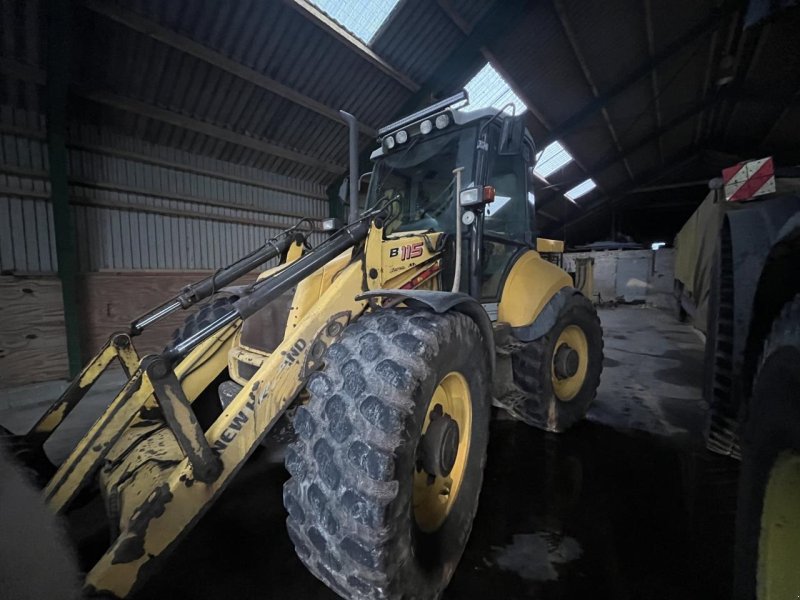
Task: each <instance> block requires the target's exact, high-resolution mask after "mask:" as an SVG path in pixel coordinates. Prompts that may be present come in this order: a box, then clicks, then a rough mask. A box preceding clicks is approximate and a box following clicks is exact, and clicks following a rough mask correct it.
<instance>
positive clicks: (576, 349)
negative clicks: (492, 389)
mask: <svg viewBox="0 0 800 600" xmlns="http://www.w3.org/2000/svg"><path fill="white" fill-rule="evenodd" d="M505 352H506V353H507V354H508V355H510V360H511V372H510V373H507V374H506V381H503V382H501V383H499V384H498V388H497V401H498V403H499V404H500V405H501V406H502V407H503V408H505V409H506V410H507V411H508V413H509V414H510V415H511V416H512V417H514V418H516V419H519V420H521V421H524V422H525V423H528V424H529V425H534V426H535V427H540V428H542V429H546V430H547V431H557V432H558V431H564V430H566V429H568V428H569V427H571V426H572V425H574V424H575V423H576V422H577V421H579V420H581V419H582V418H583V416H584V415H585V414H586V411H587V410H588V409H589V405H590V404H591V403H592V400H594V397H595V395H596V393H597V386H598V385H599V384H600V373H601V371H602V370H603V330H602V328H601V327H600V319H599V318H598V317H597V312H596V311H595V309H594V306H592V303H591V302H590V301H589V300H588V299H587V298H586V297H584V296H582V295H580V294H574V295H572V296H569V297H568V299H567V300H566V302H565V304H564V307H563V308H562V309H561V312H560V313H559V315H558V318H557V319H556V323H555V325H553V327H552V328H551V329H550V331H548V332H547V334H545V335H543V336H542V337H540V338H539V339H537V340H534V341H533V342H528V343H521V342H514V343H512V344H511V345H509V346H508V347H507V348H506V349H505Z"/></svg>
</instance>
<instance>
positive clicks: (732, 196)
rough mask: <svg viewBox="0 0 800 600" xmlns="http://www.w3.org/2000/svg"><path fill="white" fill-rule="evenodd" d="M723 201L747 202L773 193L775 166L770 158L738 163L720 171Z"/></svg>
mask: <svg viewBox="0 0 800 600" xmlns="http://www.w3.org/2000/svg"><path fill="white" fill-rule="evenodd" d="M722 179H723V180H724V182H725V199H726V200H730V201H732V202H735V201H739V200H749V199H750V198H755V197H756V196H763V195H764V194H770V193H772V192H774V191H775V165H774V164H773V162H772V157H771V156H768V157H767V158H760V159H758V160H750V161H747V162H740V163H739V164H738V165H736V166H734V167H728V168H727V169H723V170H722Z"/></svg>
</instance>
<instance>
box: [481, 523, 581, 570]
mask: <svg viewBox="0 0 800 600" xmlns="http://www.w3.org/2000/svg"><path fill="white" fill-rule="evenodd" d="M493 551H494V559H493V563H494V564H495V565H497V566H498V567H499V568H501V569H503V570H504V571H511V572H513V573H516V574H517V575H519V576H520V577H522V578H523V579H527V580H528V581H555V580H557V579H558V571H557V569H556V567H557V566H558V565H562V564H564V563H568V562H571V561H573V560H575V559H577V558H580V556H581V554H582V550H581V546H580V544H579V543H578V541H577V540H576V539H575V538H572V537H569V536H561V535H558V534H555V533H552V532H549V531H542V532H538V533H522V534H518V535H514V537H513V539H512V542H511V544H509V545H507V546H502V547H499V548H498V547H495V548H493ZM490 564H491V563H490Z"/></svg>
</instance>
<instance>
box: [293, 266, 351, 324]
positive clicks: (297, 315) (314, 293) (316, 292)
mask: <svg viewBox="0 0 800 600" xmlns="http://www.w3.org/2000/svg"><path fill="white" fill-rule="evenodd" d="M352 254H353V252H352V250H347V251H345V252H342V253H341V254H340V255H339V256H337V257H336V258H334V259H333V260H332V261H330V262H329V263H327V264H326V265H325V266H324V267H322V268H321V269H318V270H316V271H315V272H314V273H313V274H312V275H310V276H308V277H306V278H305V279H304V280H303V281H301V282H300V283H299V284H297V291H296V292H295V294H294V300H293V301H292V308H291V309H290V310H289V320H288V321H287V322H286V333H285V334H284V335H289V332H291V331H292V330H293V329H295V328H296V327H297V326H298V325H299V324H300V322H301V321H302V319H303V317H305V316H306V315H307V314H308V312H309V311H310V310H311V308H312V307H313V306H314V305H315V304H316V303H317V302H318V301H319V299H320V297H321V296H322V294H324V293H325V291H326V290H327V289H328V288H329V287H330V286H331V283H333V280H334V278H335V277H336V276H337V275H338V274H339V273H340V272H341V270H342V269H344V268H345V267H346V266H347V263H349V262H350V257H351V255H352ZM359 288H360V286H359Z"/></svg>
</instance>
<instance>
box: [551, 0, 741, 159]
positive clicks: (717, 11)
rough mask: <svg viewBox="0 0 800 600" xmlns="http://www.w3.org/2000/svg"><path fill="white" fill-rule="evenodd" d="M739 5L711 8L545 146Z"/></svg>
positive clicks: (714, 26) (732, 2) (560, 127)
mask: <svg viewBox="0 0 800 600" xmlns="http://www.w3.org/2000/svg"><path fill="white" fill-rule="evenodd" d="M736 6H738V3H737V2H736V1H735V0H728V1H727V2H726V3H725V4H723V5H722V6H721V7H718V8H714V9H712V11H711V12H710V13H709V15H708V16H707V17H706V18H705V19H703V20H702V21H700V22H698V23H697V24H695V25H694V26H693V27H690V28H689V29H688V30H687V31H685V32H684V33H683V35H681V36H679V37H677V38H676V39H674V40H673V41H672V42H670V43H669V44H667V45H666V46H664V48H662V49H661V51H660V52H658V53H656V54H655V55H654V56H652V57H647V58H646V59H645V60H644V61H642V62H641V63H640V64H639V65H638V66H637V67H636V68H635V69H633V70H632V71H630V73H628V75H627V76H625V77H623V78H622V79H621V80H620V81H619V82H617V83H616V84H615V85H613V86H611V87H610V88H609V89H608V90H607V91H605V92H604V93H602V94H601V95H600V97H599V98H595V99H594V100H592V101H591V102H589V103H588V104H586V105H585V106H584V107H583V108H581V109H579V110H578V111H576V112H575V114H573V115H572V116H571V117H569V118H568V119H566V120H565V121H564V122H562V123H561V124H559V125H558V126H557V127H555V128H553V130H552V131H551V133H550V137H548V138H547V139H546V140H545V141H544V142H542V145H543V146H546V145H547V144H549V143H550V142H553V141H555V140H558V139H560V138H562V137H563V136H564V135H566V134H568V133H570V132H572V131H574V130H575V129H576V128H577V127H578V126H579V125H581V124H582V123H583V122H584V121H585V120H586V119H587V118H589V117H590V116H592V115H594V114H595V113H596V112H597V111H599V110H600V109H601V108H602V107H604V106H606V105H607V104H608V103H609V102H610V101H611V100H612V99H614V98H616V97H617V96H618V95H619V94H621V93H622V92H624V91H625V90H627V89H628V88H629V87H631V86H632V85H633V84H635V83H636V82H637V81H639V80H640V79H641V78H642V77H644V76H645V75H648V74H649V73H650V71H652V70H653V69H655V68H656V67H657V66H659V65H660V64H662V63H663V62H664V61H666V60H668V59H669V58H672V57H673V56H674V55H675V54H677V53H678V52H681V51H683V50H685V49H686V47H687V46H688V45H690V44H692V43H694V42H696V41H697V40H699V39H704V38H705V37H706V36H707V35H708V34H709V33H711V32H712V31H715V30H716V29H717V28H719V27H720V25H721V24H722V22H723V20H724V19H725V17H726V16H728V15H729V14H731V13H732V12H733V11H734V8H735V7H736Z"/></svg>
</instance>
